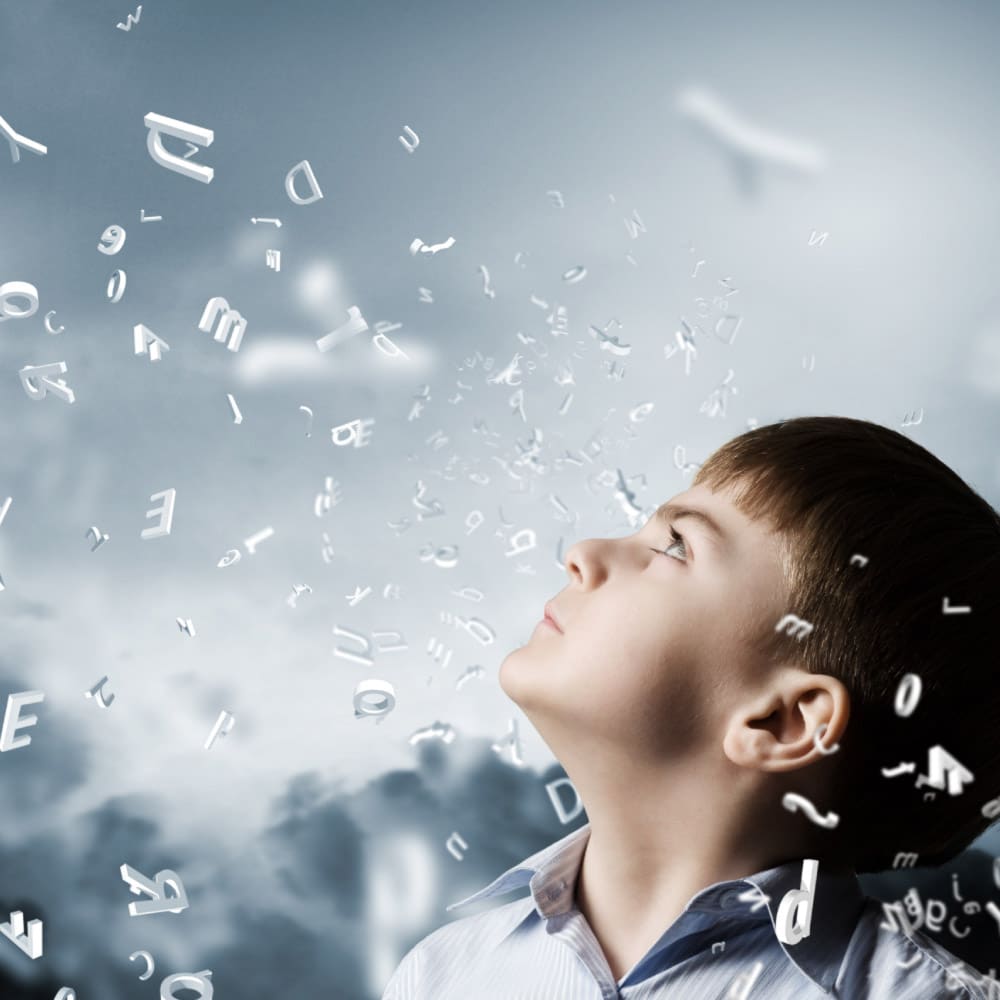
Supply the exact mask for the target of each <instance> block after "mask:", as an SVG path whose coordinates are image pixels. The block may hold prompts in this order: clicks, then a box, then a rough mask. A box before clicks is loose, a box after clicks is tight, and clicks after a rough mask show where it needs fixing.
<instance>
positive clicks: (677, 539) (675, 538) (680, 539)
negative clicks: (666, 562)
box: [653, 525, 687, 562]
mask: <svg viewBox="0 0 1000 1000" xmlns="http://www.w3.org/2000/svg"><path fill="white" fill-rule="evenodd" d="M670 538H671V543H670V544H669V545H668V546H667V547H666V548H665V549H653V551H654V552H659V553H661V554H663V555H670V550H671V549H672V548H673V547H674V546H675V545H677V544H678V543H680V544H681V545H683V546H684V552H685V553H687V542H685V541H684V536H683V535H679V534H677V532H676V531H674V529H673V526H672V525H671V527H670ZM671 558H676V557H675V556H671ZM679 561H680V562H687V559H686V558H684V559H680V560H679Z"/></svg>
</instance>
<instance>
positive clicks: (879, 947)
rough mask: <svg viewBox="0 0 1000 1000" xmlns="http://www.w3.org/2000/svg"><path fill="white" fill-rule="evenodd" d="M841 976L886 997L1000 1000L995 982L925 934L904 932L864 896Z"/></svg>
mask: <svg viewBox="0 0 1000 1000" xmlns="http://www.w3.org/2000/svg"><path fill="white" fill-rule="evenodd" d="M844 972H845V973H846V974H848V975H852V974H853V977H855V978H856V979H857V980H862V979H863V980H864V981H866V982H869V983H872V984H879V985H880V987H881V988H882V989H883V990H884V989H886V987H888V992H887V993H885V995H887V996H888V995H891V996H893V997H900V998H902V997H906V998H909V997H911V996H912V997H913V998H914V1000H920V998H924V997H936V996H941V997H945V996H947V997H953V998H956V1000H963V998H966V1000H1000V982H997V980H995V979H991V978H990V977H989V976H986V975H984V974H983V973H981V972H979V971H978V970H977V969H975V968H973V967H972V966H971V965H968V964H967V963H965V962H963V961H962V960H961V959H960V958H959V957H958V956H957V955H955V954H954V953H953V952H951V951H949V950H948V949H947V948H945V947H944V945H942V944H941V943H940V942H938V941H936V940H935V939H934V938H932V937H930V936H929V935H927V934H924V933H923V932H922V931H919V930H913V929H911V928H909V927H904V926H903V925H902V923H901V922H897V920H896V918H895V916H894V915H893V914H892V912H891V910H890V908H888V907H886V906H885V905H884V904H883V903H882V902H881V901H880V900H878V899H875V898H873V897H871V896H868V897H866V900H865V908H864V910H863V911H862V914H861V916H860V918H859V920H858V924H857V928H856V930H855V934H854V936H853V939H852V941H851V944H850V946H849V948H848V953H847V955H846V957H845V960H844ZM859 985H860V983H859Z"/></svg>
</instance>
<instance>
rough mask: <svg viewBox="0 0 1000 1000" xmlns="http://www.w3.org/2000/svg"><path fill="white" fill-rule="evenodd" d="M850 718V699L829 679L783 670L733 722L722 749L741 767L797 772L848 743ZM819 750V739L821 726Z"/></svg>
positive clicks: (839, 684)
mask: <svg viewBox="0 0 1000 1000" xmlns="http://www.w3.org/2000/svg"><path fill="white" fill-rule="evenodd" d="M850 713H851V696H850V694H849V693H848V691H847V688H846V687H845V686H844V684H843V683H842V682H841V681H839V680H838V679H837V678H836V677H831V676H830V675H829V674H813V673H809V671H807V670H803V669H801V668H800V667H783V668H779V669H778V670H776V671H774V672H773V673H772V674H771V675H770V676H769V678H768V682H767V686H766V688H764V689H762V690H761V691H759V692H758V693H757V694H756V695H753V696H750V698H749V700H747V701H745V702H744V703H743V704H741V705H740V706H739V707H738V708H737V709H736V711H735V712H734V713H733V714H732V715H731V716H730V719H729V724H728V726H727V727H726V733H725V737H724V738H723V743H722V748H723V750H724V751H725V754H726V756H727V757H728V758H729V759H730V760H731V761H732V762H733V763H734V764H737V765H738V766H740V767H750V768H756V769H758V770H761V771H794V770H795V769H796V768H799V767H804V766H805V765H806V764H812V763H813V762H814V761H817V760H820V759H822V758H823V756H824V753H823V750H826V751H827V755H828V754H829V753H830V752H831V748H832V747H833V746H834V745H835V744H836V743H837V742H838V741H839V740H840V739H841V738H842V737H843V735H844V731H845V730H846V728H847V720H848V718H849V717H850ZM824 724H825V725H826V729H825V730H824V731H823V732H822V733H821V734H820V739H819V744H820V746H821V747H822V748H823V749H822V750H821V749H820V748H819V747H817V746H816V742H815V741H814V738H813V737H814V735H815V734H816V731H817V729H818V728H819V727H820V726H823V725H824Z"/></svg>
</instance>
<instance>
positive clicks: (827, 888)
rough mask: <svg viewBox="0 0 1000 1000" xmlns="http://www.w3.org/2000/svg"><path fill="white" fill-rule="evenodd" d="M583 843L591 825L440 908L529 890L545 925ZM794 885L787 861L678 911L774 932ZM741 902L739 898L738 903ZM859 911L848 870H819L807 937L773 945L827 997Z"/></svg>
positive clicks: (796, 871) (571, 882)
mask: <svg viewBox="0 0 1000 1000" xmlns="http://www.w3.org/2000/svg"><path fill="white" fill-rule="evenodd" d="M589 837H590V823H584V824H583V826H581V827H579V828H578V829H576V830H574V831H573V832H572V833H569V834H567V835H566V836H565V837H563V838H562V839H561V840H557V841H556V842H555V843H553V844H550V845H549V846H548V847H544V848H542V850H540V851H536V852H535V853H534V854H532V855H529V856H528V857H527V858H525V859H524V860H523V861H521V862H519V863H518V864H516V865H514V866H513V867H511V868H508V869H507V870H506V871H505V872H503V873H502V874H501V875H499V876H497V878H495V879H494V880H493V881H492V882H490V884H489V885H487V886H484V887H483V888H482V889H480V890H479V891H478V892H474V893H473V894H472V895H471V896H466V898H465V899H460V900H459V901H458V902H456V903H451V904H450V905H448V906H447V907H445V909H446V911H448V910H454V909H456V908H457V907H459V906H465V905H466V904H467V903H472V902H475V901H477V900H480V899H487V898H489V897H492V896H498V895H502V894H504V893H507V892H510V891H512V890H513V889H517V888H520V887H521V886H524V885H528V886H530V888H531V895H532V898H533V899H534V902H535V908H536V909H537V911H538V913H539V914H540V915H541V916H542V917H544V918H546V919H547V918H549V917H552V916H555V915H557V914H560V913H565V912H566V911H567V910H569V909H571V908H572V907H573V906H574V905H575V904H574V890H575V886H576V877H577V874H578V872H579V870H580V862H581V860H582V858H583V852H584V849H585V848H586V845H587V840H588V839H589ZM801 880H802V861H801V859H800V860H797V861H788V862H785V863H784V864H780V865H775V866H774V867H773V868H767V869H764V870H763V871H759V872H755V873H754V874H753V875H747V876H746V877H745V878H742V879H732V880H728V881H724V882H715V883H713V884H712V885H710V886H707V887H706V888H704V889H701V890H700V891H699V892H697V893H695V894H694V895H693V896H692V897H691V899H690V900H688V902H687V905H686V906H685V907H684V912H685V913H686V912H688V911H689V910H699V911H703V912H704V911H706V910H707V911H715V912H718V913H719V914H720V915H724V916H727V917H729V918H730V919H732V918H735V919H740V918H745V919H746V920H747V921H751V922H753V921H757V920H763V919H768V918H769V919H770V922H771V928H772V930H774V927H775V921H776V918H777V913H778V906H779V905H780V904H781V900H782V898H783V897H784V895H785V893H787V892H788V891H790V890H792V889H798V888H800V887H801ZM755 890H756V891H755ZM758 893H759V895H758ZM741 895H742V896H743V897H744V898H743V899H740V898H739V897H740V896H741ZM765 898H766V902H765V903H763V904H762V902H761V900H762V899H765ZM864 906H865V895H864V893H863V891H862V889H861V885H860V883H859V882H858V878H857V875H856V874H855V873H854V872H853V871H851V870H849V869H835V868H832V867H829V866H824V865H823V864H822V863H820V865H819V870H818V872H817V875H816V888H815V890H814V892H813V910H812V919H811V924H810V933H809V935H808V936H806V937H804V938H802V939H801V940H800V941H799V942H798V943H797V944H794V945H786V944H785V943H784V942H782V941H780V939H778V940H779V944H780V945H781V948H782V950H783V951H784V952H785V954H786V955H787V956H788V957H789V959H790V960H791V961H792V962H793V963H794V964H795V965H796V966H797V967H798V968H799V969H801V971H802V972H803V973H804V974H805V975H806V976H808V977H809V978H810V979H811V980H812V981H813V982H815V983H816V984H817V985H818V986H819V987H820V988H821V989H823V990H824V991H825V992H827V993H829V992H832V990H833V986H834V983H835V982H836V979H837V975H838V974H839V972H840V968H841V965H842V964H843V961H844V957H845V955H846V952H847V946H848V944H849V943H850V940H851V936H852V935H853V933H854V929H855V927H856V925H857V921H858V918H859V917H860V915H861V911H862V910H863V908H864ZM775 936H777V933H776V932H775Z"/></svg>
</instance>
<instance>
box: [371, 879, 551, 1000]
mask: <svg viewBox="0 0 1000 1000" xmlns="http://www.w3.org/2000/svg"><path fill="white" fill-rule="evenodd" d="M534 908H535V901H534V899H533V898H532V897H531V896H530V895H528V896H525V897H523V898H521V899H515V900H511V902H509V903H503V904H501V905H499V906H498V905H497V904H496V903H494V904H493V905H492V906H491V907H489V908H488V909H484V910H482V911H480V912H479V913H471V914H467V915H465V916H461V917H455V918H453V919H451V920H449V921H448V922H447V923H445V924H442V925H441V926H440V927H438V928H437V929H435V930H433V931H431V932H430V934H427V935H426V936H425V937H422V938H421V939H420V940H419V941H418V942H417V943H416V944H415V945H413V947H412V948H410V950H409V951H408V952H407V953H406V954H405V955H404V956H403V957H402V959H401V960H400V962H399V965H398V966H397V968H396V971H395V972H394V973H393V974H392V978H391V979H390V980H389V982H388V984H387V985H386V988H385V993H384V994H383V1000H392V998H393V997H395V996H396V995H399V996H410V994H409V993H403V992H401V991H400V992H399V993H398V994H397V993H395V992H393V991H394V990H396V989H398V988H399V987H401V986H402V985H403V984H416V983H421V984H424V983H426V982H427V976H428V974H429V973H430V974H432V975H433V977H434V978H435V979H437V980H439V981H440V982H441V983H449V984H451V983H454V982H455V981H456V980H457V978H458V977H460V976H461V975H462V974H463V973H464V972H465V971H467V969H468V968H469V965H470V963H471V962H472V961H473V960H474V958H475V957H476V955H477V954H478V955H481V954H482V953H484V952H488V951H489V950H490V949H491V948H495V947H497V946H498V945H500V944H501V943H502V941H503V940H504V939H505V938H506V937H507V936H508V935H509V934H510V933H511V932H512V931H513V930H515V929H516V928H517V927H519V926H520V925H521V924H522V923H523V922H524V919H525V918H526V917H527V916H528V915H529V914H530V913H531V912H532V911H533V910H534ZM420 995H421V996H423V995H424V994H423V993H421V994H420Z"/></svg>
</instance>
